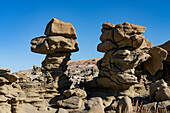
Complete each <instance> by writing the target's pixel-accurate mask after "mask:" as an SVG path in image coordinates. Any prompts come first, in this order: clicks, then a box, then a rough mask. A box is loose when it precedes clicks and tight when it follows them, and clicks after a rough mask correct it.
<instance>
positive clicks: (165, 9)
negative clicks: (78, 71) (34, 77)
mask: <svg viewBox="0 0 170 113" xmlns="http://www.w3.org/2000/svg"><path fill="white" fill-rule="evenodd" d="M52 18H57V19H59V20H62V21H64V22H69V23H72V24H73V26H74V27H75V29H76V33H77V35H78V39H77V41H78V42H79V48H80V51H79V52H76V53H74V54H72V56H71V59H72V60H73V61H76V60H86V59H93V58H101V57H102V56H103V54H102V53H99V52H97V44H98V43H100V40H99V37H100V35H101V31H100V30H101V26H102V24H103V23H104V22H109V23H113V24H119V23H123V22H129V23H132V24H138V25H142V26H145V27H147V30H146V32H145V34H144V35H145V38H147V39H148V40H149V41H150V42H152V43H153V44H154V45H155V46H156V45H159V44H162V43H164V42H166V41H168V40H169V39H170V2H169V0H167V1H165V0H161V1H160V0H84V1H83V0H1V2H0V67H1V68H5V69H6V68H9V69H12V72H15V71H18V70H26V69H31V68H32V66H33V65H37V66H41V62H42V61H43V59H44V57H45V56H44V55H41V54H36V53H32V52H31V50H30V46H31V44H30V41H31V39H33V38H34V37H37V36H42V35H44V30H45V27H46V25H47V23H48V22H49V21H50V20H51V19H52Z"/></svg>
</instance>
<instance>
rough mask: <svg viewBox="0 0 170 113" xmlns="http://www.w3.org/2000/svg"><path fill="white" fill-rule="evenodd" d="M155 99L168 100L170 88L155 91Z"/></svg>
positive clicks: (169, 98)
mask: <svg viewBox="0 0 170 113" xmlns="http://www.w3.org/2000/svg"><path fill="white" fill-rule="evenodd" d="M155 99H156V100H157V101H165V100H170V89H169V88H168V87H167V88H163V89H159V90H158V91H157V92H156V97H155Z"/></svg>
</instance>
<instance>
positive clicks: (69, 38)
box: [31, 18, 79, 87]
mask: <svg viewBox="0 0 170 113" xmlns="http://www.w3.org/2000/svg"><path fill="white" fill-rule="evenodd" d="M45 35H46V36H41V37H36V38H34V39H32V40H31V44H32V46H31V51H32V52H35V53H39V54H47V55H46V57H45V60H44V61H43V62H42V70H44V72H45V73H47V72H48V73H50V74H51V76H52V78H53V79H54V81H55V84H56V85H57V86H56V87H59V86H58V85H59V83H57V82H58V81H59V80H60V79H61V78H62V79H63V78H64V79H68V77H66V76H65V74H64V72H65V71H66V70H67V62H68V61H69V60H70V56H71V53H72V52H77V51H78V50H79V48H78V42H77V41H75V39H77V35H76V32H75V29H74V27H73V25H72V24H70V23H65V22H62V21H60V20H57V19H55V18H53V19H52V20H51V21H50V22H49V23H48V24H47V27H46V30H45ZM67 82H69V81H67V80H65V82H64V83H63V84H65V85H67ZM60 83H61V81H60ZM63 84H62V85H60V86H61V87H62V86H65V85H63ZM68 85H70V83H68Z"/></svg>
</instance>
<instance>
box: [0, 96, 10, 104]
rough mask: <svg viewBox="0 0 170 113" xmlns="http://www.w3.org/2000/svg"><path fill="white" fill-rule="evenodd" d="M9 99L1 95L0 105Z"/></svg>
mask: <svg viewBox="0 0 170 113" xmlns="http://www.w3.org/2000/svg"><path fill="white" fill-rule="evenodd" d="M7 100H8V98H6V97H5V96H4V95H0V103H1V102H6V101H7Z"/></svg>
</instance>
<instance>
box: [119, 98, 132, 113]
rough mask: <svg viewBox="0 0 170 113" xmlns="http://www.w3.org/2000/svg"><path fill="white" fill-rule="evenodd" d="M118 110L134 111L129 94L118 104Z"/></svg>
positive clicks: (124, 111) (129, 112)
mask: <svg viewBox="0 0 170 113" xmlns="http://www.w3.org/2000/svg"><path fill="white" fill-rule="evenodd" d="M117 112H119V113H132V112H133V107H132V103H131V99H130V98H129V97H128V96H125V97H123V98H122V99H121V100H119V102H118V105H117Z"/></svg>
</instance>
